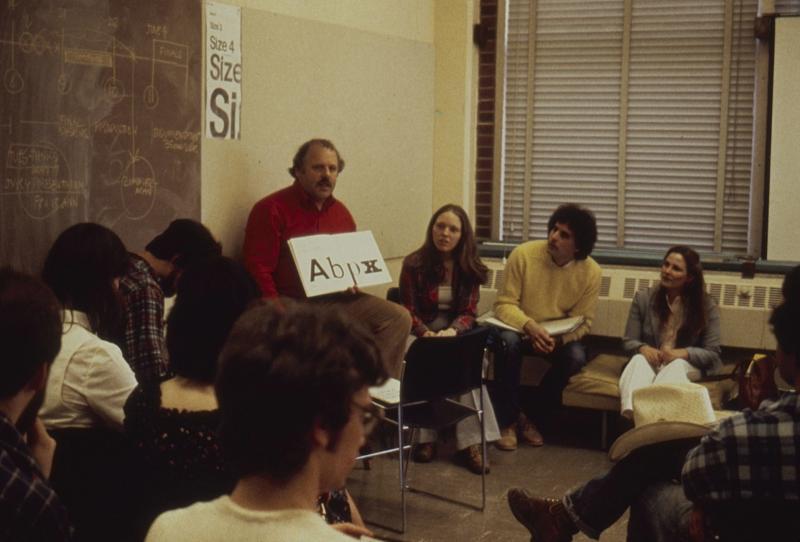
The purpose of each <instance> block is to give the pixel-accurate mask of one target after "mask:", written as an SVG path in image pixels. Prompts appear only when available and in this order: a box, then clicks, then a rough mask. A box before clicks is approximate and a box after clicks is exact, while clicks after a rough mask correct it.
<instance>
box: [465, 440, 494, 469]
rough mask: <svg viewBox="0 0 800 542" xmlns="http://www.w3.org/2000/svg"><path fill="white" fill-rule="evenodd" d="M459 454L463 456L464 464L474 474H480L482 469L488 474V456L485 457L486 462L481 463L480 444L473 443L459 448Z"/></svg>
mask: <svg viewBox="0 0 800 542" xmlns="http://www.w3.org/2000/svg"><path fill="white" fill-rule="evenodd" d="M461 454H462V455H463V457H464V464H465V466H466V467H467V468H468V469H469V470H470V471H471V472H474V473H475V474H480V473H481V471H483V472H484V473H486V474H489V458H488V457H487V458H486V463H485V464H483V463H482V462H481V459H482V458H483V454H482V453H481V445H480V444H473V445H472V446H467V447H466V448H464V449H463V450H461Z"/></svg>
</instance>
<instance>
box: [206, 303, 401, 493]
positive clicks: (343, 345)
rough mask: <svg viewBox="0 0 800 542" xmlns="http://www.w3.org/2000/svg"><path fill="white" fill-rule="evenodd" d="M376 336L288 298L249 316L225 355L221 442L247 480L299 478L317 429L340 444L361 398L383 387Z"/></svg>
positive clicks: (336, 314)
mask: <svg viewBox="0 0 800 542" xmlns="http://www.w3.org/2000/svg"><path fill="white" fill-rule="evenodd" d="M386 378H387V373H386V369H385V368H384V365H383V361H382V359H381V354H380V351H379V350H378V347H377V345H376V344H375V340H374V337H373V335H372V333H370V332H369V331H368V330H367V329H366V328H364V327H363V326H362V325H361V324H359V323H358V322H356V321H353V320H350V319H349V318H348V317H347V315H346V314H345V313H343V312H342V311H336V310H334V309H332V308H326V307H320V306H317V305H313V304H309V303H297V302H293V301H290V300H288V299H278V300H276V301H270V302H268V301H264V302H262V303H259V304H257V305H255V306H254V307H253V308H251V309H249V310H248V311H247V312H245V313H244V315H242V317H241V318H240V319H239V321H238V322H236V325H234V327H233V330H232V331H231V334H230V336H229V337H228V341H227V342H226V344H225V347H224V348H223V350H222V353H221V354H220V367H219V373H218V376H217V382H216V392H217V400H218V401H219V408H220V412H221V417H222V423H221V426H220V439H221V442H222V447H223V451H224V454H225V457H226V461H227V462H228V464H229V466H230V468H231V469H232V471H233V472H234V473H236V475H238V476H239V477H242V476H246V475H250V474H261V475H265V476H268V477H269V478H271V479H273V480H275V481H279V482H280V481H286V480H289V479H291V478H292V477H293V476H294V475H296V474H297V473H298V472H299V471H300V470H301V469H302V468H303V466H304V465H305V464H306V462H307V461H308V457H309V454H310V453H311V450H312V444H311V442H312V441H311V438H310V434H311V432H312V430H313V428H314V424H316V423H319V424H321V426H322V427H324V428H326V429H327V430H329V431H330V432H331V433H332V434H333V435H334V438H333V439H332V443H331V447H333V446H334V445H335V444H336V441H337V440H338V436H339V435H340V433H341V430H342V428H343V427H344V426H345V424H346V423H347V422H348V420H349V419H350V412H351V408H352V407H351V403H352V401H353V395H354V394H355V393H357V392H358V391H359V390H360V389H362V388H363V387H364V386H374V385H379V384H381V383H383V382H384V381H385V380H386Z"/></svg>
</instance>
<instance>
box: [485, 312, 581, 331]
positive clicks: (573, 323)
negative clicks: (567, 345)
mask: <svg viewBox="0 0 800 542" xmlns="http://www.w3.org/2000/svg"><path fill="white" fill-rule="evenodd" d="M583 320H584V318H583V316H570V317H567V318H558V319H556V320H547V321H544V322H539V325H541V326H542V327H543V328H545V329H546V330H547V332H548V333H549V334H550V335H552V336H554V337H555V336H557V335H564V334H565V333H570V332H572V331H575V330H576V329H578V327H579V326H580V325H581V324H582V323H583ZM478 323H481V324H488V325H490V326H495V327H498V328H500V329H507V330H509V331H516V332H517V333H523V334H524V333H525V332H524V331H522V330H521V329H519V328H517V327H514V326H511V325H508V324H506V323H505V322H503V321H502V320H500V319H499V318H497V317H496V316H495V315H494V311H489V312H487V313H486V314H483V315H481V316H479V317H478Z"/></svg>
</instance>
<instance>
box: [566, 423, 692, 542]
mask: <svg viewBox="0 0 800 542" xmlns="http://www.w3.org/2000/svg"><path fill="white" fill-rule="evenodd" d="M698 442H699V439H698V438H690V439H682V440H673V441H668V442H660V443H657V444H651V445H649V446H643V447H641V448H638V449H636V450H634V451H633V452H631V453H630V454H629V455H627V456H626V457H624V458H622V459H621V460H620V461H618V462H617V463H615V464H614V466H613V467H611V470H609V471H608V472H607V473H606V474H603V475H601V476H598V477H597V478H594V479H592V480H590V481H589V482H587V483H586V484H584V485H582V486H580V487H578V488H577V489H574V490H573V491H571V492H570V493H567V494H566V495H565V496H564V499H563V502H564V507H565V508H566V509H567V512H568V513H569V515H570V516H571V517H572V519H573V521H575V524H576V525H577V526H578V528H579V529H580V530H581V531H583V533H585V534H586V535H587V536H589V537H590V538H594V539H598V538H599V537H600V533H602V532H603V531H604V530H606V529H607V528H608V527H610V526H611V525H613V524H614V522H615V521H617V520H618V519H619V518H620V517H622V514H624V513H625V510H626V509H627V508H628V507H632V508H631V519H630V522H629V523H628V540H631V541H637V540H638V541H643V540H659V539H661V540H674V539H675V538H674V537H673V538H664V535H665V533H667V532H670V530H672V531H673V532H674V531H682V532H683V534H684V535H685V534H686V531H685V530H684V529H687V528H688V512H689V511H690V510H691V502H690V501H689V500H688V499H687V498H686V497H685V496H684V494H683V488H682V487H681V486H680V476H681V468H682V467H683V463H684V461H685V460H686V454H687V452H688V451H689V450H690V449H692V448H693V447H695V446H697V444H698ZM634 505H635V506H634ZM682 517H683V518H685V519H686V522H684V523H683V524H682V526H675V525H674V524H675V523H676V521H678V520H677V519H676V518H682ZM673 528H674V529H673ZM654 532H655V533H658V534H653V533H654Z"/></svg>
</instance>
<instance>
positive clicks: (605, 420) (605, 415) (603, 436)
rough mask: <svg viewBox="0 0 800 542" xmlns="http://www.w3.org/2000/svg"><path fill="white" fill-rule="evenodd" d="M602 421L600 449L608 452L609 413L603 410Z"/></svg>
mask: <svg viewBox="0 0 800 542" xmlns="http://www.w3.org/2000/svg"><path fill="white" fill-rule="evenodd" d="M600 412H601V413H602V414H601V416H602V417H601V419H600V447H601V448H602V449H603V450H608V411H607V410H601V411H600Z"/></svg>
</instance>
